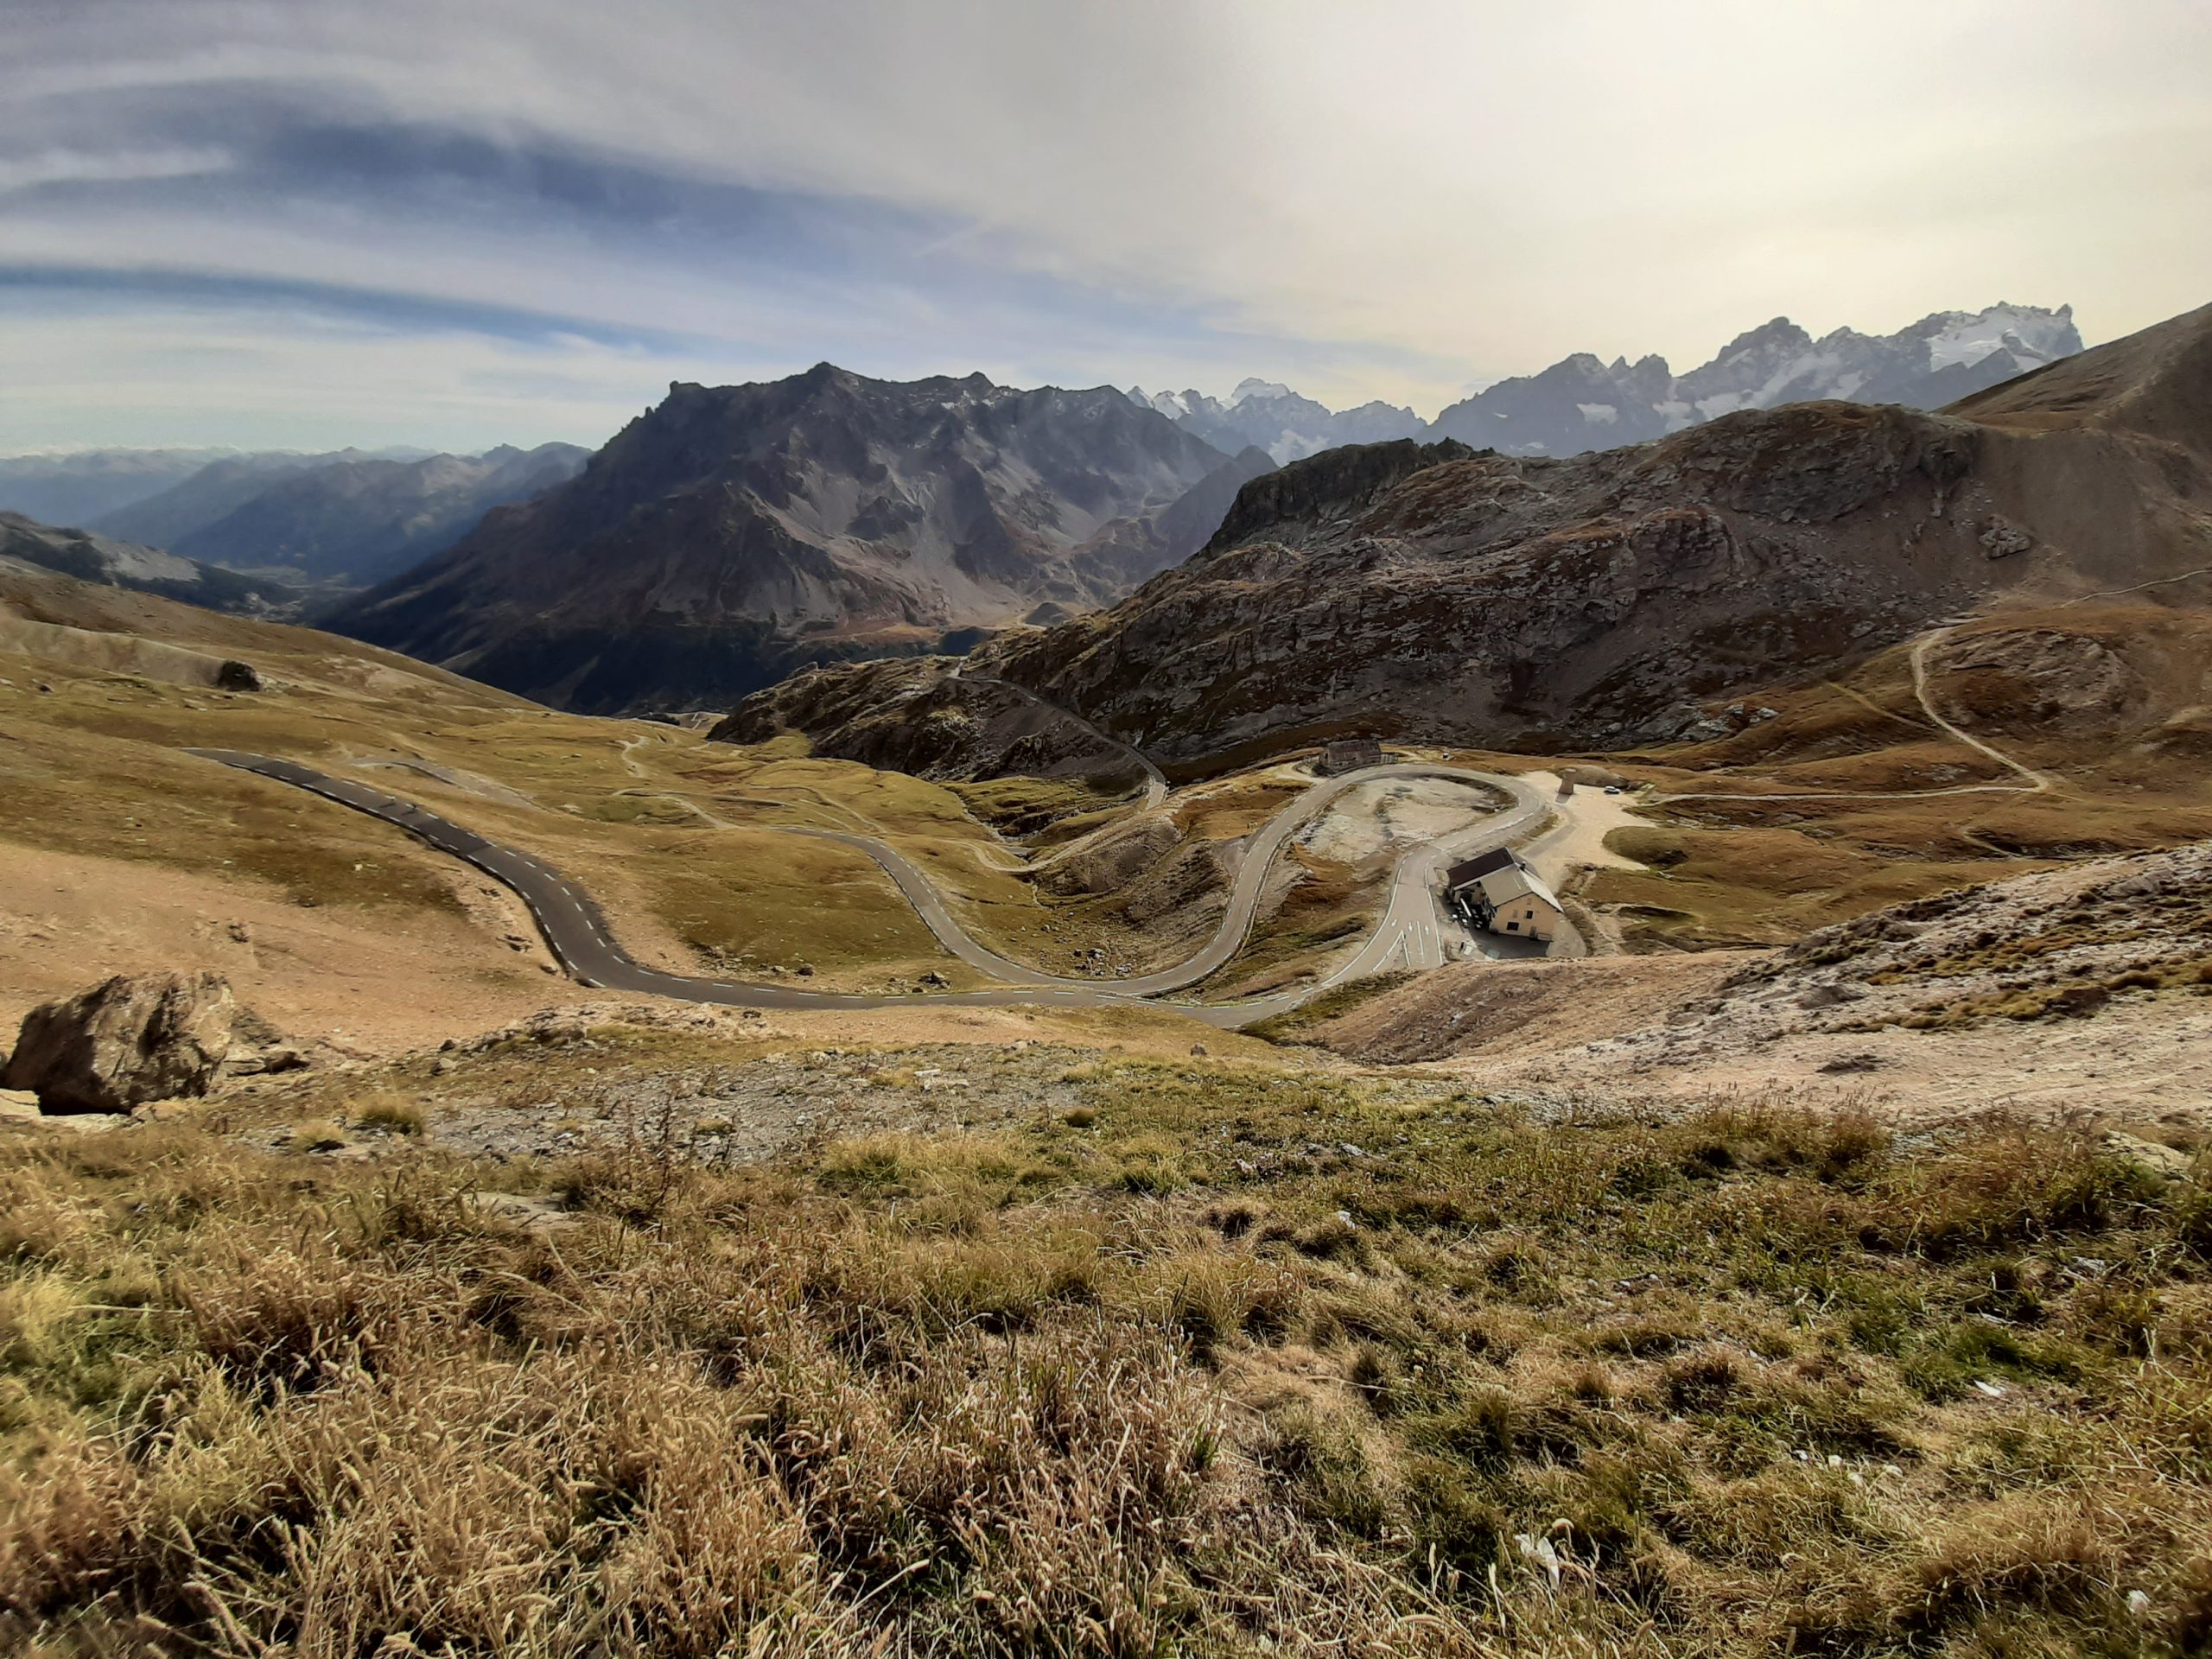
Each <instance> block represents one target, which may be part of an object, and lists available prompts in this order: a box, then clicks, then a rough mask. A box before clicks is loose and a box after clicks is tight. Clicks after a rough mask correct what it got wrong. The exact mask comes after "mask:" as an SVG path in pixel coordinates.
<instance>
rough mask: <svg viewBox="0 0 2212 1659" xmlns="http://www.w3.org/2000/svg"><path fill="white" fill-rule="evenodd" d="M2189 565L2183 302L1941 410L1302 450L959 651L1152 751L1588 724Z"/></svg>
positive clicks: (1628, 731)
mask: <svg viewBox="0 0 2212 1659" xmlns="http://www.w3.org/2000/svg"><path fill="white" fill-rule="evenodd" d="M2208 565H2212V308H2207V309H2205V310H2203V311H2199V312H2195V313H2191V314H2190V315H2187V316H2184V317H2181V318H2177V319H2176V320H2174V321H2171V322H2169V323H2165V324H2163V325H2161V326H2160V327H2158V328H2155V329H2152V330H2148V331H2146V332H2145V334H2141V335H2138V336H2133V337H2131V338H2130V339H2129V340H2123V341H2119V342H2115V343H2114V344H2113V345H2111V346H2101V347H2099V348H2098V349H2096V350H2095V351H2093V352H2088V353H2083V354H2082V355H2080V356H2077V357H2074V358H2069V359H2065V360H2063V361H2062V362H2059V363H2056V364H2054V365H2050V366H2049V367H2046V368H2045V369H2044V370H2042V371H2041V372H2038V373H2037V374H2035V375H2033V376H2031V377H2030V378H2026V379H2024V380H2020V381H2018V382H2017V383H2015V384H2014V385H2012V386H2009V387H2007V388H2005V389H2004V390H2003V391H2001V392H1993V393H1989V394H1986V395H1985V396H1983V397H1979V398H1975V399H1970V400H1968V401H1967V403H1965V404H1961V405H1960V406H1959V407H1957V408H1956V409H1955V410H1950V411H1947V412H1944V413H1941V414H1923V413H1918V412H1916V411H1912V410H1904V409H1901V408H1896V407H1869V406H1866V405H1863V404H1847V403H1840V402H1823V403H1813V404H1792V405H1787V406H1784V407H1783V408H1781V409H1777V410H1742V411H1738V412H1735V413H1731V414H1726V415H1723V416H1720V417H1719V419H1717V420H1714V421H1713V422H1711V423H1707V424H1704V425H1700V426H1696V427H1693V428H1690V429H1687V430H1684V431H1681V432H1678V433H1675V434H1674V435H1671V436H1669V437H1667V438H1663V439H1661V440H1659V441H1657V442H1651V443H1647V444H1643V445H1640V446H1636V447H1633V448H1624V449H1618V450H1611V451H1607V452H1604V453H1600V454H1587V455H1581V456H1577V457H1573V458H1570V459H1566V460H1549V459H1538V458H1520V457H1512V456H1505V455H1499V454H1481V453H1477V452H1473V451H1470V450H1468V449H1466V448H1464V447H1462V446H1459V445H1456V444H1435V445H1428V446H1419V445H1414V444H1412V443H1410V442H1402V443H1398V444H1392V445H1380V446H1369V447H1365V448H1351V449H1342V450H1336V451H1332V452H1329V453H1326V454H1321V455H1318V456H1314V457H1313V458H1311V459H1308V460H1306V461H1300V462H1297V463H1294V465H1292V466H1290V467H1285V468H1283V469H1282V470H1281V472H1278V473H1274V474H1268V476H1266V477H1264V478H1262V479H1260V480H1255V482H1254V483H1252V484H1250V485H1248V486H1246V487H1245V489H1244V491H1243V493H1241V494H1240V496H1239V498H1238V501H1237V504H1236V506H1235V507H1233V508H1232V509H1231V511H1230V514H1229V517H1228V518H1227V519H1226V520H1225V521H1224V524H1223V527H1222V530H1221V531H1220V532H1219V533H1218V534H1217V536H1216V537H1214V539H1213V541H1212V542H1211V543H1209V544H1208V546H1207V548H1206V549H1205V550H1204V551H1203V552H1202V553H1201V554H1200V555H1199V556H1198V557H1196V558H1193V559H1192V560H1191V561H1190V562H1189V563H1186V564H1185V565H1184V566H1182V567H1181V568H1179V569H1175V570H1173V571H1169V572H1166V573H1165V574H1163V575H1160V576H1158V577H1155V578H1154V580H1153V581H1151V582H1148V583H1147V584H1146V585H1145V586H1144V587H1143V588H1140V589H1139V590H1138V591H1137V592H1136V593H1135V594H1132V595H1131V596H1130V597H1129V598H1128V600H1126V601H1123V602H1122V604H1121V605H1119V606H1117V607H1115V608H1114V609H1113V610H1112V611H1111V612H1109V613H1104V614H1103V615H1100V616H1096V617H1091V618H1085V619H1080V620H1075V621H1071V622H1068V623H1065V624H1062V625H1060V626H1056V627H1053V628H1051V629H1046V630H1043V631H1041V632H1020V633H1009V634H1007V635H1005V636H1002V637H1001V638H1000V639H995V640H993V641H991V642H989V643H988V645H985V646H984V647H983V648H982V651H981V652H980V653H979V661H978V664H977V665H978V667H979V668H980V669H981V670H982V671H986V672H989V673H991V674H994V675H997V676H1001V677H1005V678H1007V679H1011V680H1014V681H1016V682H1018V683H1022V684H1025V685H1027V686H1029V687H1030V688H1031V689H1033V690H1037V691H1038V692H1039V693H1040V694H1041V695H1043V696H1046V698H1047V699H1048V700H1050V701H1052V702H1056V703H1058V704H1060V705H1061V706H1063V707H1066V708H1069V709H1073V710H1075V711H1077V712H1078V713H1080V714H1082V715H1084V716H1086V717H1087V718H1090V719H1091V720H1093V721H1097V722H1099V723H1101V724H1103V726H1104V727H1105V728H1107V729H1108V730H1109V731H1110V732H1112V733H1113V734H1116V736H1120V737H1122V738H1125V739H1127V740H1128V741H1134V742H1135V743H1137V744H1139V745H1140V746H1141V747H1146V748H1148V749H1154V750H1156V751H1158V752H1159V753H1160V754H1161V755H1163V756H1175V757H1189V756H1198V755H1202V754H1207V753H1217V752H1219V751H1222V750H1224V749H1227V748H1229V747H1232V746H1234V745H1236V744H1237V743H1240V742H1243V741H1249V740H1252V739H1255V738H1258V737H1262V736H1273V737H1274V738H1277V739H1287V738H1289V737H1291V736H1293V735H1294V734H1306V735H1313V734H1321V733H1325V732H1327V731H1331V730H1337V729H1343V728H1347V727H1349V726H1352V725H1361V726H1368V727H1378V726H1379V727H1382V728H1386V729H1391V730H1395V731H1398V732H1401V733H1403V734H1408V735H1427V736H1433V737H1436V738H1439V739H1444V740H1449V741H1475V742H1482V743H1490V744H1505V743H1520V744H1533V745H1540V746H1542V747H1553V748H1557V747H1580V746H1587V745H1617V744H1623V743H1629V742H1634V741H1649V739H1651V738H1653V737H1656V736H1662V735H1664V734H1667V733H1668V732H1669V730H1671V728H1672V723H1673V722H1674V721H1675V720H1676V719H1677V718H1678V716H1679V709H1680V705H1681V702H1682V701H1683V700H1684V699H1685V698H1690V697H1697V696H1706V695H1708V694H1712V693H1714V692H1718V691H1720V690H1726V688H1727V687H1729V686H1731V685H1734V684H1740V683H1745V682H1746V681H1747V680H1749V679H1751V678H1754V677H1757V678H1762V679H1765V680H1769V681H1772V680H1775V679H1777V678H1783V677H1789V675H1791V674H1793V673H1797V672H1810V671H1817V670H1818V669H1820V668H1821V665H1823V664H1831V663H1834V662H1837V661H1840V660H1841V659H1844V658H1848V657H1850V656H1853V655H1854V654H1863V653H1864V652H1867V651H1870V650H1872V649H1873V648H1874V647H1876V646H1877V645H1882V644H1885V643H1888V642H1890V641H1893V640H1896V639H1902V638H1904V637H1906V636H1908V635H1910V633H1912V632H1916V630H1918V629H1920V628H1922V627H1923V626H1927V625H1928V624H1929V623H1930V622H1933V621H1935V620H1940V619H1942V618H1943V617H1946V616H1948V615H1951V614H1953V613H1955V612H1958V611H1960V610H1961V609H1964V608H1966V607H1969V606H1975V605H1984V604H1987V603H1990V602H1992V601H1995V600H1998V599H2000V598H2002V597H2004V596H2005V595H2007V594H2020V595H2022V596H2024V597H2030V598H2034V599H2038V600H2044V601H2049V600H2053V599H2063V598H2066V597H2069V596H2072V595H2075V594H2087V593H2090V592H2096V591H2105V590H2111V589H2117V588H2130V587H2133V586H2135V585H2138V584H2142V583H2145V582H2166V581H2168V580H2169V579H2171V578H2177V577H2183V576H2184V575H2185V573H2187V572H2190V571H2191V570H2196V569H2202V568H2203V567H2206V566H2208ZM2159 591H2161V592H2162V593H2163V594H2164V595H2165V596H2167V597H2170V598H2172V599H2175V600H2186V599H2190V597H2192V595H2191V594H2190V582H2187V581H2185V580H2184V581H2181V582H2175V583H2174V584H2173V585H2172V586H2171V588H2166V589H2162V590H2159ZM2195 597H2197V598H2201V597H2202V595H2201V594H2199V595H2196V596H2195Z"/></svg>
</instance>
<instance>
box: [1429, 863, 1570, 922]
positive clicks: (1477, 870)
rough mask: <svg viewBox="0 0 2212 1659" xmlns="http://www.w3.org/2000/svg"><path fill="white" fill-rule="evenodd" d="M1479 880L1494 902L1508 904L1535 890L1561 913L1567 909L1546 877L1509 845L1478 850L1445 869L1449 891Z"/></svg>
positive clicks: (1445, 880) (1533, 892)
mask: <svg viewBox="0 0 2212 1659" xmlns="http://www.w3.org/2000/svg"><path fill="white" fill-rule="evenodd" d="M1478 882H1479V883H1481V884H1482V890H1483V897H1484V898H1485V899H1488V900H1489V901H1490V902H1491V904H1493V905H1509V904H1511V903H1512V902H1513V901H1514V900H1515V899H1518V898H1520V897H1522V895H1523V894H1533V895H1534V896H1535V897H1536V898H1538V899H1541V900H1542V901H1543V902H1544V903H1545V904H1548V905H1549V906H1551V907H1552V908H1553V909H1554V910H1556V911H1558V912H1560V914H1561V915H1565V914H1566V913H1567V912H1566V910H1565V908H1564V906H1561V905H1560V901H1559V899H1557V898H1556V897H1555V896H1554V894H1553V893H1552V890H1551V888H1550V887H1548V886H1547V885H1546V884H1545V882H1544V880H1543V878H1542V877H1541V876H1540V875H1538V874H1536V873H1535V871H1534V870H1532V869H1530V868H1529V866H1528V864H1527V862H1526V861H1523V860H1522V857H1521V855H1519V854H1518V853H1516V852H1515V851H1514V850H1513V849H1511V848H1510V847H1500V848H1498V849H1497V850H1496V851H1494V852H1488V853H1478V854H1476V855H1475V856H1474V857H1472V858H1471V859H1467V860H1465V861H1464V862H1461V863H1458V864H1454V865H1453V866H1452V868H1450V869H1448V870H1446V871H1445V873H1444V886H1445V888H1446V891H1447V892H1452V893H1457V892H1458V891H1459V889H1460V888H1462V887H1472V886H1474V885H1475V884H1476V883H1478Z"/></svg>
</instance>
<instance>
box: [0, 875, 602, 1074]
mask: <svg viewBox="0 0 2212 1659" xmlns="http://www.w3.org/2000/svg"><path fill="white" fill-rule="evenodd" d="M456 872H457V873H456V874H454V876H453V878H452V879H453V883H454V899H455V903H454V906H453V908H452V909H450V910H448V911H442V912H441V911H435V910H429V909H423V910H416V911H410V912H399V913H396V914H386V915H383V916H375V917H372V916H365V915H362V914H360V913H359V912H353V911H350V910H348V909H346V908H343V907H327V908H326V907H320V906H318V907H315V908H303V907H302V906H300V905H299V904H298V903H296V901H294V900H293V899H291V898H290V897H289V896H288V895H287V894H286V893H283V891H282V890H280V889H278V888H277V887H274V886H272V885H270V884H269V883H266V882H262V881H256V880H241V879H235V878H234V879H232V880H217V879H214V878H213V877H209V876H204V875H194V874H186V873H183V872H181V871H176V870H161V869H156V868H149V867H148V866H146V865H143V864H133V863H130V862H126V861H122V860H118V859H105V858H92V857H85V856H81V855H70V854H67V853H59V852H49V851H46V850H43V849H38V848H31V847H23V846H19V845H11V846H10V847H9V848H8V849H7V850H6V855H5V857H3V858H0V1031H4V1032H5V1033H10V1034H12V1033H13V1032H14V1030H15V1028H16V1025H17V1024H18V1023H19V1022H20V1021H21V1020H22V1017H23V1015H24V1014H26V1013H28V1012H29V1010H30V1008H31V1007H33V1006H35V1004H37V1003H40V1002H43V1001H50V1000H52V999H54V998H56V997H60V996H65V995H70V994H72V993H74V992H76V991H79V990H81V989H82V988H84V987H85V986H86V985H88V984H92V983H94V982H97V981H99V980H101V979H104V978H105V977H106V976H109V975H111V974H141V973H153V972H157V971H160V970H162V969H181V970H185V971H193V970H198V969H209V970H212V971H213V972H216V973H219V974H222V975H224V976H226V977H227V978H228V979H229V980H230V982H231V983H232V986H233V988H235V989H236V991H237V994H238V1000H239V1001H241V1002H243V1003H244V1004H245V1005H246V1006H247V1007H251V1008H252V1009H253V1010H254V1011H255V1012H256V1013H257V1014H260V1015H261V1016H262V1017H263V1018H264V1019H265V1020H268V1021H270V1023H271V1024H272V1025H274V1026H275V1027H277V1029H278V1030H279V1031H281V1032H283V1033H284V1034H285V1035H286V1036H288V1037H289V1038H292V1039H295V1040H298V1041H302V1042H314V1043H321V1044H324V1045H326V1046H328V1047H330V1048H331V1049H332V1050H333V1051H334V1052H335V1053H337V1054H340V1055H344V1054H364V1055H368V1054H379V1055H380V1054H389V1053H393V1052H399V1051H401V1050H404V1049H408V1048H414V1047H421V1046H435V1044H436V1043H438V1042H439V1041H441V1040H442V1039H445V1038H448V1037H451V1036H454V1035H457V1034H461V1033H467V1032H470V1031H474V1030H478V1029H481V1028H482V1027H484V1026H486V1024H497V1023H499V1022H502V1021H505V1020H512V1019H517V1018H519V1017H521V1016H522V1015H523V1014H527V1013H529V1012H531V1010H533V1009H535V1008H538V1007H544V1006H545V1005H546V1004H548V1003H549V1002H563V1001H574V1000H577V999H580V998H582V997H584V996H586V995H588V993H587V992H585V991H584V990H583V989H582V987H579V986H575V985H572V984H571V983H570V982H568V981H567V980H565V979H562V978H559V977H556V976H555V975H554V974H553V971H552V963H551V962H550V960H549V959H548V958H547V957H546V955H545V952H544V950H543V946H542V945H540V944H538V942H537V929H536V927H535V925H533V924H532V923H531V922H530V920H529V919H528V918H527V917H526V916H524V914H523V913H522V908H521V906H520V904H519V902H518V901H517V900H516V899H514V898H513V897H512V895H511V894H509V893H507V891H506V890H505V888H503V887H495V886H494V885H493V884H492V883H490V882H488V881H485V880H481V879H480V878H474V873H473V872H467V871H462V870H460V869H459V868H458V867H456ZM509 940H512V941H514V942H515V944H518V945H519V946H520V947H521V948H520V949H515V948H512V947H511V946H510V944H508V941H509Z"/></svg>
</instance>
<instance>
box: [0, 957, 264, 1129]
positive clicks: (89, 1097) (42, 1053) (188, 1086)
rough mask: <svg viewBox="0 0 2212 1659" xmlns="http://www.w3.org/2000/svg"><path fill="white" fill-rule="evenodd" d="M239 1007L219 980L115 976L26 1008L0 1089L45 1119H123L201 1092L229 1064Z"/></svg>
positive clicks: (207, 976) (202, 976) (198, 976)
mask: <svg viewBox="0 0 2212 1659" xmlns="http://www.w3.org/2000/svg"><path fill="white" fill-rule="evenodd" d="M236 1015H237V1004H236V1003H235V1002H234V1001H232V996H231V988H230V984H229V982H227V981H226V980H225V979H224V978H223V977H222V976H220V975H217V974H205V973H203V974H191V975H187V974H173V973H172V974H144V975H139V976H130V975H124V974H118V975H117V976H115V977H114V978H112V979H111V980H108V981H106V982H104V983H102V984H99V985H97V986H94V987H93V988H92V989H91V990H88V991H85V992H82V993H80V994H79V995H76V996H73V997H71V998H68V999H67V1000H66V1001H59V1002H48V1003H45V1004H43V1005H41V1007H35V1008H33V1009H32V1010H31V1011H30V1013H29V1014H27V1015H25V1016H24V1018H23V1025H22V1033H21V1035H20V1036H18V1037H17V1039H16V1052H15V1053H14V1054H13V1055H12V1056H11V1057H10V1059H9V1061H8V1066H7V1070H6V1071H4V1072H0V1088H8V1089H27V1090H30V1091H31V1092H33V1093H34V1094H35V1095H36V1096H38V1101H39V1105H40V1106H41V1109H44V1110H47V1111H49V1112H127V1111H129V1110H130V1108H132V1107H133V1106H137V1105H140V1104H143V1103H145V1102H147V1101H149V1100H165V1099H168V1098H170V1097H172V1096H188V1095H204V1094H206V1093H207V1087H208V1084H210V1083H212V1082H213V1080H214V1077H215V1075H216V1072H217V1070H218V1068H219V1067H220V1066H221V1065H222V1064H223V1062H224V1061H225V1060H226V1058H228V1057H229V1055H230V1052H231V1038H232V1025H233V1021H234V1020H235V1018H236Z"/></svg>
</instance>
